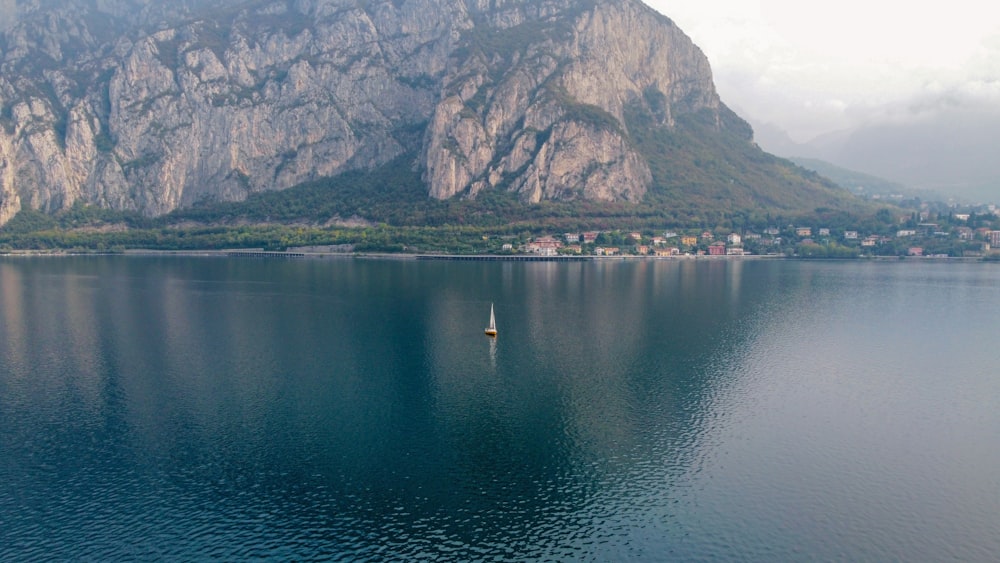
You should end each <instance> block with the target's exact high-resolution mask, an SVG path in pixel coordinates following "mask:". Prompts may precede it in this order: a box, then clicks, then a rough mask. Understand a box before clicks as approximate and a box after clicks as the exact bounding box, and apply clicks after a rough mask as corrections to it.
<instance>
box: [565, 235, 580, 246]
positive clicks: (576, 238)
mask: <svg viewBox="0 0 1000 563" xmlns="http://www.w3.org/2000/svg"><path fill="white" fill-rule="evenodd" d="M563 238H564V239H566V244H576V243H578V242H580V233H566V234H564V235H563Z"/></svg>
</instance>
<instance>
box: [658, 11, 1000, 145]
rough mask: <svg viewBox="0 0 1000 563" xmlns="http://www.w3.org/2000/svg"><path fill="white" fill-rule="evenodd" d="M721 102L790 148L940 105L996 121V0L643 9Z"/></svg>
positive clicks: (999, 73) (999, 29) (999, 81)
mask: <svg viewBox="0 0 1000 563" xmlns="http://www.w3.org/2000/svg"><path fill="white" fill-rule="evenodd" d="M645 1H646V3H647V4H649V5H650V6H652V7H653V8H655V9H656V10H658V11H660V12H661V13H663V14H665V15H667V16H669V17H670V18H671V19H673V20H674V21H675V22H676V23H677V24H678V25H679V26H680V28H681V29H682V30H684V31H685V32H686V33H687V34H688V35H689V36H691V38H692V39H694V41H695V43H696V44H697V45H698V46H699V47H701V48H702V50H703V51H704V52H705V54H706V55H708V58H709V61H710V62H711V64H712V70H713V72H714V75H715V81H716V85H717V86H718V88H719V93H720V94H721V96H722V99H723V101H725V102H726V103H727V104H728V105H729V106H730V107H733V108H734V109H736V110H737V112H739V113H741V115H743V116H744V117H746V118H749V119H750V120H751V121H753V122H755V123H759V124H763V123H770V124H774V125H777V126H779V127H781V128H782V129H784V130H786V131H787V132H788V133H789V134H791V136H792V137H793V138H794V139H795V140H797V141H805V140H808V139H809V138H811V137H813V136H815V135H817V134H820V133H824V132H828V131H832V130H838V129H845V128H848V127H851V126H853V125H857V124H860V123H863V122H872V121H880V120H903V119H919V118H921V117H922V116H929V115H931V114H933V113H934V112H936V111H941V109H942V108H947V109H958V108H961V109H962V110H963V111H970V112H981V111H993V112H1000V0H948V1H947V2H944V1H941V0H922V1H914V0H909V1H903V0H839V1H837V2H831V1H826V0H824V1H822V2H820V1H815V0H813V1H811V0H645Z"/></svg>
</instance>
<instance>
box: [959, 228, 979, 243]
mask: <svg viewBox="0 0 1000 563" xmlns="http://www.w3.org/2000/svg"><path fill="white" fill-rule="evenodd" d="M955 233H956V234H958V239H959V240H972V239H974V238H976V231H973V230H972V229H970V228H969V227H958V228H956V229H955Z"/></svg>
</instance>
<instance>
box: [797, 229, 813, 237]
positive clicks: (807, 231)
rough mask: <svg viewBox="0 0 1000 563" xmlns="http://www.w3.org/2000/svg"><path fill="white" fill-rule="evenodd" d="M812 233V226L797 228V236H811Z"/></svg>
mask: <svg viewBox="0 0 1000 563" xmlns="http://www.w3.org/2000/svg"><path fill="white" fill-rule="evenodd" d="M812 234H813V230H812V227H798V228H796V229H795V236H797V237H811V236H812Z"/></svg>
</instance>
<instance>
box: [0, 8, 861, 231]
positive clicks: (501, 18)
mask: <svg viewBox="0 0 1000 563" xmlns="http://www.w3.org/2000/svg"><path fill="white" fill-rule="evenodd" d="M12 11H13V7H12V6H11V3H10V2H9V1H8V2H6V3H4V4H0V16H2V17H0V21H2V22H3V24H4V25H5V26H6V29H5V31H4V32H3V33H2V36H0V53H2V56H0V225H2V224H3V223H5V222H6V221H8V220H9V219H10V218H11V217H13V216H14V215H15V214H16V213H17V212H18V211H19V210H21V209H24V208H30V209H37V210H42V211H46V212H59V211H60V210H66V209H69V208H72V207H73V206H75V205H78V204H86V205H91V206H99V207H103V208H110V209H116V210H128V211H134V212H138V213H141V214H144V215H147V216H156V215H162V214H165V213H169V212H171V211H173V210H176V209H179V208H185V207H190V206H192V205H195V204H198V203H202V202H218V201H242V200H245V199H246V198H247V197H248V196H250V195H252V194H256V193H260V192H268V191H275V190H285V189H287V188H291V187H294V186H299V185H303V184H306V183H310V182H313V183H315V182H317V181H319V180H322V179H329V178H335V177H338V176H341V175H343V174H345V173H347V172H351V171H365V170H367V171H372V170H377V169H379V168H380V167H384V166H388V165H390V164H391V165H392V166H394V167H398V166H399V162H400V159H405V162H406V164H407V166H408V167H409V168H410V169H411V170H413V171H414V172H415V174H412V175H411V177H412V178H416V180H414V181H417V182H419V183H420V185H419V186H417V188H418V189H420V190H422V191H423V192H424V193H425V194H426V196H427V197H428V198H436V199H440V200H447V199H453V198H463V199H478V198H480V197H481V196H482V194H484V193H488V192H497V191H501V192H504V193H510V194H515V195H516V197H517V198H518V199H519V200H520V201H521V202H523V203H524V204H528V205H530V204H532V203H537V202H544V201H586V202H597V203H602V202H604V203H614V204H616V205H617V204H622V205H642V206H647V207H649V206H653V207H658V208H661V209H672V210H675V211H676V210H688V211H685V212H689V213H691V214H696V213H699V212H702V211H704V210H718V211H721V212H725V213H732V212H738V211H741V210H742V211H745V210H762V209H766V210H788V211H810V210H812V209H814V208H818V207H822V208H827V209H844V208H851V207H856V206H858V205H859V203H858V201H857V200H856V199H854V198H852V197H851V196H850V194H849V193H848V192H847V191H846V190H843V189H841V188H839V187H838V186H836V185H834V184H833V183H831V182H829V181H827V180H825V179H824V178H821V177H819V176H817V175H815V174H809V173H806V172H804V171H803V170H801V169H800V168H797V167H796V166H794V165H792V164H791V163H789V162H787V161H785V160H782V159H778V158H775V157H773V156H771V155H768V154H766V153H764V152H763V151H761V150H760V149H759V148H758V147H757V146H756V145H755V144H754V143H753V140H752V131H751V129H750V127H749V125H748V124H747V123H746V122H745V121H743V120H742V119H740V118H739V117H738V116H736V115H735V114H734V113H733V112H732V111H730V110H729V109H728V108H727V107H726V106H725V105H724V104H723V103H722V102H721V101H720V100H719V96H718V94H717V93H716V90H715V86H714V84H713V81H712V74H711V71H710V68H709V63H708V60H707V59H706V58H705V56H704V55H703V54H702V52H701V50H700V49H698V47H697V46H695V45H694V44H693V43H692V42H691V40H690V39H689V38H688V37H687V36H686V35H685V34H684V33H683V32H682V31H681V30H680V29H678V28H677V27H676V26H675V25H674V24H673V22H672V21H671V20H669V19H668V18H666V17H663V16H662V15H660V14H658V13H656V12H655V11H653V10H652V9H650V8H648V7H647V6H645V5H644V4H642V3H641V2H639V1H638V0H382V1H379V0H372V1H368V0H365V1H359V0H312V1H294V0H268V1H264V0H218V1H215V2H211V3H208V2H200V1H194V0H181V1H177V2H169V3H157V2H149V1H147V0H118V1H115V2H94V1H92V0H62V1H54V0H34V1H32V2H26V3H21V4H18V5H17V7H16V14H15V15H13V16H12V15H11V12H12ZM404 176H405V175H396V176H395V177H404ZM330 185H331V186H332V185H336V184H330ZM357 208H358V209H359V210H360V211H359V214H360V215H363V213H364V208H365V205H363V204H359V205H357ZM598 209H599V206H598ZM362 218H363V217H362Z"/></svg>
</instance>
